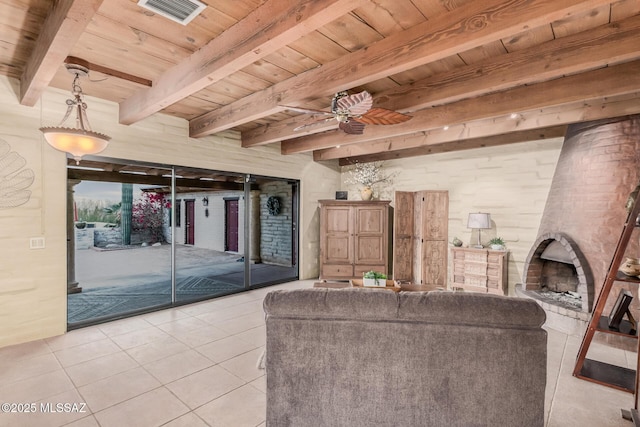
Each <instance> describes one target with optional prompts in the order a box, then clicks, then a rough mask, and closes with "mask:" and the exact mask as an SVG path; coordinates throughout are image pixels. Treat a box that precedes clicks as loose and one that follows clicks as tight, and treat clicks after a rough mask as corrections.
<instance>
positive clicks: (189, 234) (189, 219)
mask: <svg viewBox="0 0 640 427" xmlns="http://www.w3.org/2000/svg"><path fill="white" fill-rule="evenodd" d="M184 208H185V213H184V222H185V224H184V225H185V231H184V232H185V236H184V243H185V244H187V245H193V244H195V228H196V221H195V206H194V201H193V200H185V202H184Z"/></svg>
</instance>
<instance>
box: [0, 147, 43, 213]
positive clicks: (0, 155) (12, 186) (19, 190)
mask: <svg viewBox="0 0 640 427" xmlns="http://www.w3.org/2000/svg"><path fill="white" fill-rule="evenodd" d="M26 164H27V161H26V160H25V159H24V157H22V156H21V155H19V154H18V153H16V152H15V151H11V146H10V145H9V143H7V142H6V141H5V140H3V139H0V209H9V208H15V207H18V206H20V205H24V204H25V203H27V202H28V201H29V198H31V191H30V190H27V188H29V187H30V186H31V184H33V180H34V177H35V174H34V173H33V170H31V169H29V168H25V167H24V166H25V165H26Z"/></svg>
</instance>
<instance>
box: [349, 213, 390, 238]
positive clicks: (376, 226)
mask: <svg viewBox="0 0 640 427" xmlns="http://www.w3.org/2000/svg"><path fill="white" fill-rule="evenodd" d="M383 216H384V212H383V211H382V210H380V209H379V208H367V207H357V208H356V234H359V235H361V234H378V235H382V233H383V232H384V229H385V227H386V224H385V223H384V221H383Z"/></svg>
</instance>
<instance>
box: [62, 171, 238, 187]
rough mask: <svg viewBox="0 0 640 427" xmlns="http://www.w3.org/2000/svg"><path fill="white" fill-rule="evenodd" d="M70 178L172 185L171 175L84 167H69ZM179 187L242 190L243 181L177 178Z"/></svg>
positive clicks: (68, 174) (68, 175)
mask: <svg viewBox="0 0 640 427" xmlns="http://www.w3.org/2000/svg"><path fill="white" fill-rule="evenodd" d="M67 177H68V178H69V179H79V180H84V181H103V182H122V183H127V184H144V185H171V177H165V176H161V175H139V174H132V173H120V172H102V171H92V170H83V169H67ZM176 186H177V187H190V188H203V189H209V190H233V191H242V190H243V189H244V184H243V183H235V182H227V181H207V180H201V179H189V178H176Z"/></svg>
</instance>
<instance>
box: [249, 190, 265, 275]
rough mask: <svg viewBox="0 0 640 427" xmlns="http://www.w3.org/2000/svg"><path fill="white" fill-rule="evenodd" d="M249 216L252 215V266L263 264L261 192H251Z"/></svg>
mask: <svg viewBox="0 0 640 427" xmlns="http://www.w3.org/2000/svg"><path fill="white" fill-rule="evenodd" d="M249 215H251V217H250V218H251V251H250V257H249V261H250V262H251V264H259V263H261V262H262V259H261V258H260V238H261V226H260V192H259V191H251V197H250V199H249Z"/></svg>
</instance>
